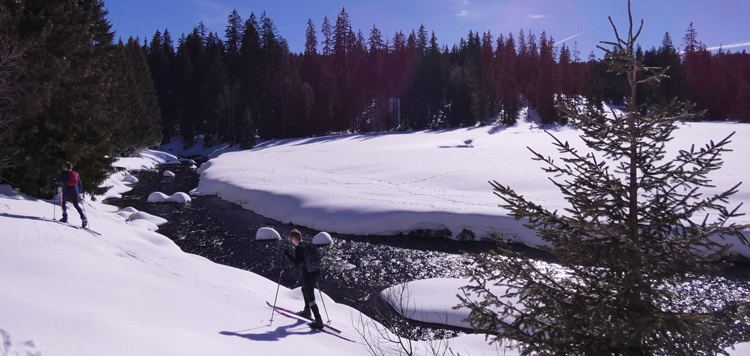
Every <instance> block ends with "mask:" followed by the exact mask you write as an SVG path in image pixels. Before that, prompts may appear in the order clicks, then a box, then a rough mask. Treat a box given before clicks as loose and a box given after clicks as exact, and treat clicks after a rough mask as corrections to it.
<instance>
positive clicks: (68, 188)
mask: <svg viewBox="0 0 750 356" xmlns="http://www.w3.org/2000/svg"><path fill="white" fill-rule="evenodd" d="M55 184H58V185H62V193H61V194H62V197H61V205H62V219H60V221H62V222H68V210H67V207H66V205H67V204H66V202H71V203H73V207H74V208H76V210H78V214H79V215H80V216H81V226H82V227H86V225H88V221H87V220H86V215H84V213H83V210H81V206H80V205H79V202H80V196H79V195H80V194H81V191H82V190H83V185H82V184H81V177H80V176H79V175H78V173H77V172H76V171H74V170H73V164H71V163H70V162H65V165H64V166H63V171H62V172H60V175H59V176H58V177H57V179H55Z"/></svg>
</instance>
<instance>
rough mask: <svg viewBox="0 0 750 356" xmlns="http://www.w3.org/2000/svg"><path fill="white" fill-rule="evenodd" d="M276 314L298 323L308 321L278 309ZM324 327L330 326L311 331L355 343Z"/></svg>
mask: <svg viewBox="0 0 750 356" xmlns="http://www.w3.org/2000/svg"><path fill="white" fill-rule="evenodd" d="M271 307H272V308H273V306H271ZM277 308H278V307H277ZM276 312H277V313H279V314H281V315H283V316H285V317H287V318H291V319H296V320H299V321H308V319H307V318H303V317H301V316H299V315H297V314H289V313H287V312H285V311H282V310H279V309H276ZM326 327H328V328H330V326H328V325H325V324H324V325H323V328H322V329H313V330H315V331H320V332H323V333H326V334H328V335H333V336H335V337H337V338H339V339H341V340H346V341H349V342H354V343H356V341H354V340H352V339H349V338H347V337H345V336H343V335H341V334H340V332H336V331H333V330H329V329H327V328H326Z"/></svg>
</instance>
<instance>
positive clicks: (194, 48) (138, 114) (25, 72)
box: [0, 0, 750, 196]
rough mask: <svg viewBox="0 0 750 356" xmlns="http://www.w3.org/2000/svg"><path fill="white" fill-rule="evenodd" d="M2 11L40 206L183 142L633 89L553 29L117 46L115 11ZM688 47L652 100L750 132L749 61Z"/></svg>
mask: <svg viewBox="0 0 750 356" xmlns="http://www.w3.org/2000/svg"><path fill="white" fill-rule="evenodd" d="M0 4H2V7H0V44H1V45H2V46H0V49H1V50H0V56H1V57H0V63H2V66H0V103H2V105H0V153H1V154H2V157H0V180H1V181H2V182H4V183H10V184H11V185H13V186H15V187H19V188H21V189H22V190H23V191H24V192H26V193H30V194H32V195H37V196H40V195H41V196H45V195H46V196H49V195H51V188H52V187H51V186H50V184H49V182H50V180H51V178H54V177H55V176H56V175H57V173H58V171H59V169H60V167H61V165H62V164H63V163H64V162H65V161H71V162H73V163H74V164H75V165H76V166H77V170H78V171H80V172H81V175H82V177H83V178H84V183H85V185H86V186H85V189H86V191H89V192H94V191H96V190H97V189H98V188H97V187H98V185H99V184H100V183H101V182H102V181H103V179H104V178H105V177H106V175H107V174H108V172H109V170H110V169H111V168H110V163H111V160H112V157H115V156H117V155H122V154H127V153H128V152H133V151H135V150H137V149H139V148H141V147H146V146H152V145H155V144H158V143H159V142H166V141H168V140H170V139H172V138H174V137H181V138H182V139H183V142H184V143H185V144H186V145H190V144H191V143H192V142H194V140H195V139H196V138H197V137H199V136H202V137H204V138H205V139H206V142H207V144H211V143H212V142H216V141H220V142H228V143H234V144H239V145H240V146H241V147H243V148H248V147H252V146H253V145H254V144H255V140H256V138H257V137H260V138H261V139H270V138H283V137H301V136H314V135H324V134H328V133H336V132H376V131H393V130H422V129H442V128H448V127H467V126H474V125H477V124H487V123H499V124H504V125H512V124H514V123H516V121H517V120H518V119H519V116H520V115H521V113H522V110H524V109H525V108H529V109H530V110H531V111H532V112H534V113H535V114H536V115H537V116H538V118H539V120H540V122H541V123H542V124H555V123H559V124H563V123H564V122H565V119H564V118H563V117H562V116H560V113H559V112H558V111H557V110H556V108H555V107H556V105H557V103H558V101H559V100H563V99H566V98H581V97H582V98H587V99H588V100H589V102H593V103H600V102H602V101H605V102H611V103H615V104H621V103H623V102H624V98H625V97H626V94H627V93H628V88H627V87H626V85H625V80H624V78H618V77H616V76H615V75H614V74H612V73H610V72H608V70H607V68H608V67H607V61H608V58H604V59H603V60H598V59H596V58H595V57H594V55H593V53H592V54H591V55H589V56H588V57H587V58H586V59H585V60H583V59H581V58H580V54H579V53H578V51H577V50H576V49H575V48H570V47H568V46H566V45H565V44H563V45H562V46H556V45H555V42H554V40H553V39H552V38H551V37H550V36H548V35H547V34H546V33H544V32H542V33H541V34H539V35H538V36H537V34H534V33H532V32H531V31H526V32H524V31H519V32H518V33H517V35H514V34H513V33H509V34H507V35H506V34H504V35H500V36H498V37H494V36H493V35H492V34H490V33H489V32H485V33H482V34H480V33H478V32H473V31H472V32H469V34H468V36H467V38H466V39H462V40H461V41H460V43H458V44H455V45H453V46H452V47H451V48H448V47H447V46H443V47H441V46H439V45H438V41H437V37H436V35H435V33H434V32H428V31H427V30H426V29H425V28H424V26H421V27H420V28H419V29H418V30H416V31H412V32H411V33H408V34H405V33H403V32H397V33H395V34H393V35H392V36H386V35H384V34H382V33H381V31H380V30H379V29H378V28H377V27H376V26H374V25H373V27H372V28H370V29H369V30H368V31H367V33H363V32H362V31H356V32H355V31H354V30H353V29H352V25H351V22H350V19H349V15H348V14H347V13H346V11H345V10H344V9H342V10H341V12H340V13H339V14H338V16H337V17H336V19H335V21H330V20H329V19H328V18H327V17H326V18H324V19H323V22H322V24H321V26H320V28H319V29H318V28H317V27H316V25H315V24H314V23H313V22H312V21H311V20H308V23H307V29H306V31H305V39H306V41H305V43H306V44H305V48H304V51H303V52H302V53H293V52H291V51H290V50H289V48H288V45H287V42H286V40H285V39H284V38H283V37H282V36H280V35H279V33H278V31H277V29H276V27H275V26H274V23H273V21H272V20H271V19H270V18H268V17H267V16H266V15H265V14H262V15H261V16H260V17H256V16H255V15H254V14H252V13H251V14H250V16H249V17H248V18H247V19H243V18H242V17H241V16H240V14H239V13H237V11H233V12H232V13H231V14H230V15H229V16H228V20H227V25H226V28H225V31H224V33H223V34H217V33H213V32H208V31H207V30H206V28H205V27H204V26H203V25H198V26H197V27H196V28H195V29H194V30H193V31H192V32H191V33H188V34H182V35H180V36H179V38H177V39H176V40H175V39H174V38H173V37H172V34H170V33H169V32H168V31H167V30H164V31H163V32H161V31H156V33H155V34H154V36H153V37H152V38H151V39H148V40H144V41H141V40H136V39H132V38H131V39H129V40H128V41H126V42H124V43H123V42H121V41H120V42H117V43H114V42H113V33H112V31H111V26H110V24H109V23H108V22H107V19H106V15H107V12H106V10H105V9H104V3H103V1H101V0H49V1H42V0H25V1H13V0H0ZM683 42H684V45H683V50H678V49H677V48H676V46H674V45H673V44H672V41H671V38H670V37H669V34H666V35H665V39H664V42H663V43H662V45H661V46H660V47H659V48H652V49H649V50H646V51H643V50H642V49H640V48H639V49H638V53H637V54H636V55H637V57H638V58H641V59H643V60H644V62H645V64H646V65H647V66H654V67H661V66H667V65H668V66H670V71H669V75H670V78H669V79H667V80H664V81H662V82H661V84H660V85H659V86H657V87H652V88H649V89H647V90H641V91H639V93H638V94H639V95H640V96H641V99H643V101H644V102H652V103H653V102H664V101H667V100H671V99H672V98H674V97H677V98H679V99H688V100H691V101H693V102H696V103H697V104H698V106H699V108H702V109H706V110H707V114H706V116H705V118H706V119H711V120H725V119H731V120H737V121H741V122H748V121H750V57H748V56H749V55H748V54H747V53H745V52H743V53H725V52H722V51H720V52H719V53H717V54H711V53H710V52H709V51H708V50H707V49H706V48H705V46H703V45H702V44H701V43H700V42H699V41H698V40H697V32H696V31H695V29H693V27H692V25H691V26H690V27H689V28H688V31H686V34H685V37H684V38H683Z"/></svg>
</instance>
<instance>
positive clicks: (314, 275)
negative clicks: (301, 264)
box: [302, 270, 323, 329]
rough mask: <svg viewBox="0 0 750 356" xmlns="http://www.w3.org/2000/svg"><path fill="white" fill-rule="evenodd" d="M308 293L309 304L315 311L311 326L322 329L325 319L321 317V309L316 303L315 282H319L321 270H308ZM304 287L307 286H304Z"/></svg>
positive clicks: (313, 311)
mask: <svg viewBox="0 0 750 356" xmlns="http://www.w3.org/2000/svg"><path fill="white" fill-rule="evenodd" d="M306 274H307V278H306V280H307V283H308V285H307V286H306V287H307V293H309V294H308V297H307V299H309V302H308V305H309V306H310V310H311V311H312V313H313V316H315V322H314V323H312V324H311V325H310V326H312V327H313V328H316V329H320V328H322V327H323V319H322V318H321V317H320V310H319V309H318V305H317V304H316V303H315V284H317V282H318V278H319V277H320V270H318V271H315V272H307V273H306ZM302 288H305V286H303V287H302Z"/></svg>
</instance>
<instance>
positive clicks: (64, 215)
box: [60, 192, 68, 222]
mask: <svg viewBox="0 0 750 356" xmlns="http://www.w3.org/2000/svg"><path fill="white" fill-rule="evenodd" d="M67 200H68V194H65V193H64V192H60V206H61V207H62V219H60V221H62V222H68V208H67V205H68V204H67Z"/></svg>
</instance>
